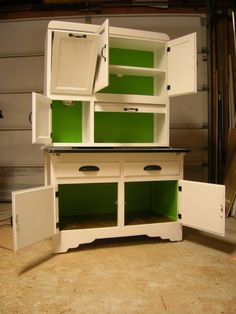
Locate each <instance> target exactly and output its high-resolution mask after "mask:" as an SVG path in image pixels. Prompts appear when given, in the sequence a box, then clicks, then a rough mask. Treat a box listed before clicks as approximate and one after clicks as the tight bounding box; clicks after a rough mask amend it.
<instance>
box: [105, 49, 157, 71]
mask: <svg viewBox="0 0 236 314" xmlns="http://www.w3.org/2000/svg"><path fill="white" fill-rule="evenodd" d="M109 59H110V60H109V63H110V64H112V65H129V66H137V67H145V68H153V52H152V51H142V50H132V49H123V48H110V49H109Z"/></svg>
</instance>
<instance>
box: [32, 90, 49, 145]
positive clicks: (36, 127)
mask: <svg viewBox="0 0 236 314" xmlns="http://www.w3.org/2000/svg"><path fill="white" fill-rule="evenodd" d="M51 103H52V101H51V99H50V98H48V97H46V96H43V95H40V94H36V93H32V143H37V144H51V143H52V139H51V132H52V110H51Z"/></svg>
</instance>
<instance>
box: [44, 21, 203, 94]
mask: <svg viewBox="0 0 236 314" xmlns="http://www.w3.org/2000/svg"><path fill="white" fill-rule="evenodd" d="M196 64H197V57H196V34H195V33H194V34H190V35H187V36H183V37H180V38H178V39H175V40H171V41H170V40H169V37H168V36H167V35H166V34H162V33H156V32H147V31H141V30H140V31H139V30H132V29H125V28H115V27H110V28H109V21H108V20H106V21H105V22H104V23H103V24H102V25H88V24H81V23H68V22H56V21H52V22H50V23H49V26H48V32H47V41H46V77H45V79H46V80H45V82H46V86H45V89H46V91H45V93H46V95H47V96H49V97H51V98H53V99H61V100H76V99H78V98H79V97H80V98H81V96H91V95H93V94H94V93H97V92H99V91H101V92H102V93H112V94H131V95H149V96H154V95H155V96H168V95H169V96H172V95H173V96H176V95H183V94H189V93H194V92H196V81H197V80H196V72H197V71H196Z"/></svg>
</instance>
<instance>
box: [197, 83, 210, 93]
mask: <svg viewBox="0 0 236 314" xmlns="http://www.w3.org/2000/svg"><path fill="white" fill-rule="evenodd" d="M197 91H198V92H208V91H209V87H208V85H206V84H203V85H202V86H201V87H199V88H198V89H197Z"/></svg>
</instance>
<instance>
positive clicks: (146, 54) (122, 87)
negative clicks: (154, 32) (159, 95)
mask: <svg viewBox="0 0 236 314" xmlns="http://www.w3.org/2000/svg"><path fill="white" fill-rule="evenodd" d="M109 54H110V55H109V58H110V64H111V65H127V66H138V67H147V68H153V52H150V51H140V50H131V49H120V48H110V50H109ZM101 92H102V93H114V94H133V95H153V93H154V91H153V78H152V77H147V76H132V75H124V76H117V75H115V74H110V76H109V86H108V87H106V88H105V89H103V90H102V91H101Z"/></svg>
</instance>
